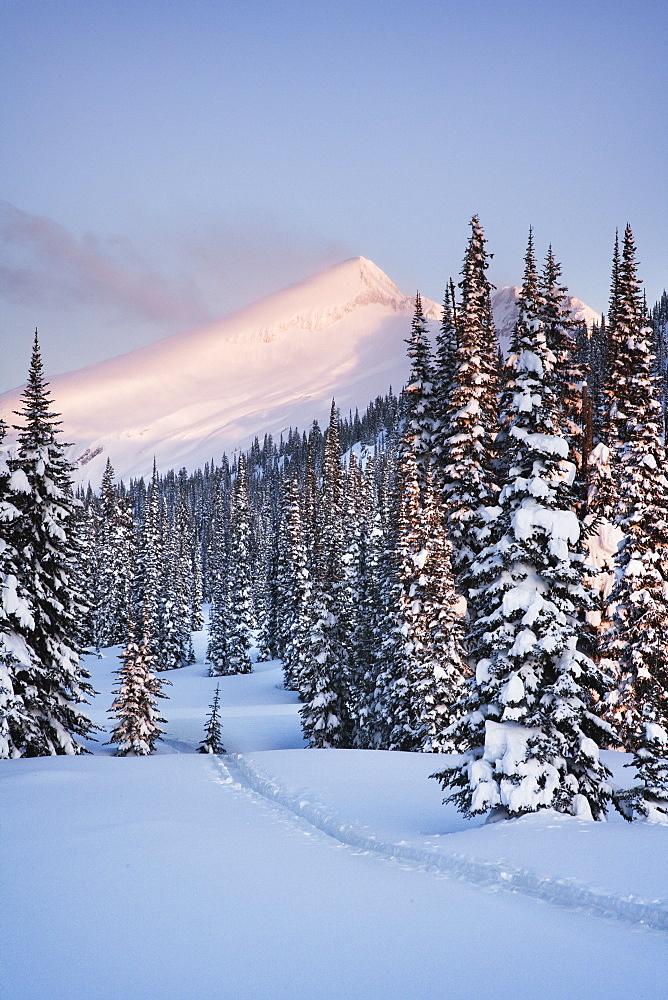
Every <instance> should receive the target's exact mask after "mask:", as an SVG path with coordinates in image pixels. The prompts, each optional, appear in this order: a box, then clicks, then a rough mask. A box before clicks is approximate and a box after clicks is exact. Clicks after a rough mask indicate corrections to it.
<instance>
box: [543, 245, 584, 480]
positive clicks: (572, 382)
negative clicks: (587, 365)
mask: <svg viewBox="0 0 668 1000" xmlns="http://www.w3.org/2000/svg"><path fill="white" fill-rule="evenodd" d="M538 288H539V292H540V318H541V320H542V322H543V327H544V330H545V343H546V345H547V349H548V351H550V352H551V354H552V356H553V359H554V360H553V367H552V379H553V382H554V388H555V393H556V403H557V409H558V414H559V418H560V424H561V432H562V435H563V437H565V438H566V440H567V441H568V443H569V447H570V449H571V458H572V460H573V461H574V462H575V463H576V465H577V468H578V472H581V469H582V456H583V434H584V427H583V413H582V387H583V383H584V379H585V376H584V372H583V370H582V366H581V364H580V357H579V351H578V344H577V341H576V324H575V323H574V321H573V319H572V317H571V314H570V310H569V308H568V288H567V287H566V286H565V285H563V284H562V281H561V265H560V264H559V263H558V262H557V260H556V259H555V256H554V253H553V251H552V247H551V246H550V247H549V248H548V251H547V256H546V258H545V264H544V266H543V270H542V272H541V274H540V278H539V283H538Z"/></svg>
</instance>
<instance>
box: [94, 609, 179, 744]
mask: <svg viewBox="0 0 668 1000" xmlns="http://www.w3.org/2000/svg"><path fill="white" fill-rule="evenodd" d="M142 632H143V633H144V636H145V635H146V632H147V629H146V628H144V629H143V630H142ZM133 633H134V628H133V625H132V622H131V623H130V638H129V641H128V644H127V646H126V648H125V649H124V651H123V653H122V655H121V656H120V657H119V659H120V660H121V662H122V664H123V666H122V667H121V669H120V670H118V671H117V675H118V678H119V686H118V688H116V690H114V691H113V692H112V693H113V694H115V695H116V698H115V699H114V702H113V704H112V706H111V709H110V713H109V714H110V715H112V716H115V718H116V719H117V720H118V722H117V724H116V726H115V727H114V729H113V731H112V734H111V737H110V739H109V743H117V744H118V750H117V751H116V755H117V756H118V757H141V756H144V755H146V754H150V753H153V750H154V749H155V744H156V741H157V740H159V739H160V738H161V736H162V735H163V730H162V729H161V728H160V723H161V722H165V721H166V720H165V719H162V718H161V717H160V716H159V715H158V704H157V699H158V698H166V697H167V695H165V694H164V693H163V686H164V685H165V684H169V683H170V681H164V680H160V679H158V677H157V676H156V675H155V673H154V672H153V670H154V658H153V654H152V653H151V650H150V648H149V646H148V643H147V642H146V639H145V638H142V639H141V640H140V642H139V643H137V642H136V641H135V638H134V634H133Z"/></svg>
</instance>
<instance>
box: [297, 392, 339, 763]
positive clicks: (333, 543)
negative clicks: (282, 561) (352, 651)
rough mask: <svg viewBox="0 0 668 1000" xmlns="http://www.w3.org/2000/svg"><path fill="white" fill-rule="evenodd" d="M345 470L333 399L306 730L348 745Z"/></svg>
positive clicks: (311, 736) (314, 741) (306, 683)
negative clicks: (342, 464)
mask: <svg viewBox="0 0 668 1000" xmlns="http://www.w3.org/2000/svg"><path fill="white" fill-rule="evenodd" d="M343 499H344V498H343V470H342V468H341V448H340V438H339V420H338V413H337V410H336V404H335V402H334V401H333V400H332V409H331V414H330V421H329V428H328V431H327V438H326V443H325V455H324V463H323V488H322V497H321V506H322V520H321V529H320V538H319V546H318V550H317V553H316V555H317V563H316V567H317V578H316V581H315V586H314V588H313V592H312V603H311V609H310V622H309V649H308V653H307V658H306V663H305V666H304V671H303V674H302V682H301V694H302V699H303V701H304V705H303V706H302V709H301V712H300V714H301V717H302V726H303V729H304V734H305V736H306V738H307V739H308V740H309V742H310V745H311V746H318V747H325V746H328V747H333V746H346V745H348V742H349V739H350V731H351V722H350V719H349V716H348V711H347V696H348V669H349V658H348V648H349V639H350V594H349V590H348V587H347V580H346V573H345V569H344V562H343V553H344V510H343Z"/></svg>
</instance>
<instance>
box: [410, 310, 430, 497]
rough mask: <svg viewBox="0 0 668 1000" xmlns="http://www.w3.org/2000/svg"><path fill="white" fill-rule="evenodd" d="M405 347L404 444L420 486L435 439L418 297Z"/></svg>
mask: <svg viewBox="0 0 668 1000" xmlns="http://www.w3.org/2000/svg"><path fill="white" fill-rule="evenodd" d="M406 344H407V345H408V358H409V360H410V363H411V371H410V375H409V378H408V384H407V385H406V389H405V390H404V393H405V400H406V420H405V425H404V431H403V440H404V441H405V442H406V443H407V447H410V449H411V450H412V452H413V454H414V456H415V462H416V466H417V473H418V481H419V483H420V485H421V486H422V485H423V484H424V481H425V479H426V476H427V470H428V466H429V462H430V458H431V452H432V439H433V436H434V372H433V361H432V357H431V344H430V341H429V328H428V326H427V321H426V319H425V316H424V312H423V309H422V300H421V298H420V293H419V292H418V293H417V294H416V296H415V313H414V315H413V322H412V326H411V335H410V338H409V339H408V340H407V341H406Z"/></svg>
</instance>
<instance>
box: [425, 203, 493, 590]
mask: <svg viewBox="0 0 668 1000" xmlns="http://www.w3.org/2000/svg"><path fill="white" fill-rule="evenodd" d="M485 243H486V240H485V236H484V234H483V230H482V226H481V225H480V220H479V219H478V217H477V216H474V217H473V219H472V220H471V237H470V239H469V243H468V246H467V249H466V255H465V258H464V266H463V269H462V280H461V282H460V284H459V287H460V289H461V303H460V307H459V311H458V314H457V352H456V359H455V366H454V367H455V370H454V374H453V377H452V382H451V385H452V389H451V393H450V398H449V399H448V400H445V401H444V405H443V406H442V409H443V410H445V412H446V418H445V419H446V420H447V426H446V428H445V432H444V433H443V435H442V445H441V447H442V453H441V456H440V458H439V467H440V470H441V472H440V476H439V478H440V480H441V482H442V484H443V490H444V505H445V507H446V509H447V511H448V530H449V532H450V539H451V542H452V550H453V570H454V572H455V576H456V578H457V581H458V584H459V586H460V588H461V590H462V592H463V593H464V594H465V596H466V597H467V598H468V596H469V590H470V587H471V586H472V581H471V579H470V576H469V566H470V565H471V563H472V561H473V560H474V558H475V556H476V555H477V554H478V553H479V552H480V550H481V548H482V547H483V545H484V544H485V539H486V529H485V517H484V516H483V514H482V511H483V510H484V508H485V507H487V506H490V505H492V504H493V503H494V502H495V497H496V494H497V487H496V483H495V477H494V473H493V442H494V435H495V433H496V426H497V405H498V346H497V343H496V334H495V330H494V323H493V320H492V307H491V299H490V295H491V289H492V285H491V284H490V282H489V279H488V278H487V274H486V271H487V268H488V267H489V254H488V253H487V252H486V250H485Z"/></svg>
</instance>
